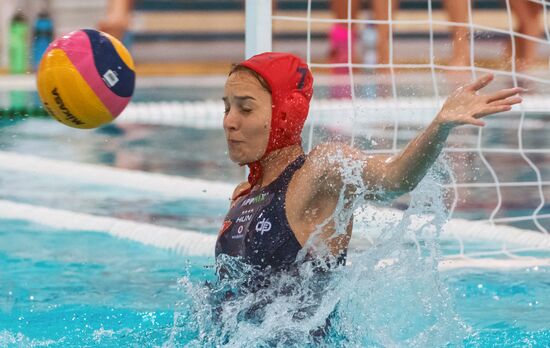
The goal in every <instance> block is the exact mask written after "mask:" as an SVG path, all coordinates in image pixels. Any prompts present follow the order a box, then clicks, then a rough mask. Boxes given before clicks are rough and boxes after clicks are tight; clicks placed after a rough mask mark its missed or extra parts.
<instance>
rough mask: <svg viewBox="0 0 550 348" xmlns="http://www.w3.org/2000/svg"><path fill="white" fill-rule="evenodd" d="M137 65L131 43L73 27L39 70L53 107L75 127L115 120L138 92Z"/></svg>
mask: <svg viewBox="0 0 550 348" xmlns="http://www.w3.org/2000/svg"><path fill="white" fill-rule="evenodd" d="M135 77H136V75H135V67H134V62H133V60H132V57H131V55H130V53H129V52H128V50H127V49H126V47H124V45H123V44H122V43H121V42H120V41H119V40H117V39H116V38H114V37H113V36H111V35H109V34H106V33H103V32H99V31H97V30H93V29H83V30H77V31H73V32H71V33H69V34H67V35H65V36H62V37H60V38H59V39H57V40H55V41H54V42H52V43H51V44H50V46H49V47H48V49H47V50H46V52H45V53H44V56H43V58H42V61H41V62H40V66H39V67H38V71H37V87H38V94H39V95H40V99H41V100H42V103H43V105H44V108H45V109H46V110H47V112H48V113H49V114H50V115H51V116H53V117H54V118H55V119H56V120H58V121H59V122H61V123H64V124H66V125H67V126H70V127H75V128H96V127H99V126H101V125H103V124H106V123H109V122H111V121H113V120H114V119H115V118H116V117H117V116H118V115H119V114H120V113H121V112H122V110H124V108H125V107H126V105H128V103H129V102H130V99H131V97H132V95H133V93H134V87H135Z"/></svg>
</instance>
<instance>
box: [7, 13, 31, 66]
mask: <svg viewBox="0 0 550 348" xmlns="http://www.w3.org/2000/svg"><path fill="white" fill-rule="evenodd" d="M28 33H29V25H28V23H27V19H26V18H25V16H24V15H23V13H22V12H21V11H17V12H16V13H15V15H14V16H13V18H12V20H11V23H10V29H9V38H8V40H9V41H8V47H9V71H10V73H12V74H24V73H25V72H27V64H28V58H29V44H28V41H27V38H28Z"/></svg>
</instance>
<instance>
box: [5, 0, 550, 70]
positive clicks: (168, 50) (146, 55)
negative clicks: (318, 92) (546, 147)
mask: <svg viewBox="0 0 550 348" xmlns="http://www.w3.org/2000/svg"><path fill="white" fill-rule="evenodd" d="M517 1H522V2H523V3H527V2H529V1H525V0H511V3H512V5H513V3H514V2H517ZM459 2H462V0H457V1H456V3H459ZM351 3H353V6H354V9H353V12H352V16H353V17H356V18H357V19H363V20H365V19H376V14H375V13H374V12H373V8H374V6H375V4H376V3H384V1H383V0H382V1H381V0H369V1H359V0H354V1H352V2H351ZM386 3H387V1H386ZM394 3H395V4H397V1H394ZM347 4H348V0H335V1H334V0H333V1H330V0H313V1H312V2H311V17H312V18H317V19H330V18H334V17H337V16H339V15H341V14H339V13H338V7H340V8H344V10H343V11H340V12H343V13H344V15H346V14H347V12H346V10H345V8H346V7H347ZM244 7H245V2H244V0H133V1H132V0H94V1H79V0H3V1H2V2H1V4H0V72H1V73H2V74H6V73H8V71H10V62H11V66H12V69H11V70H12V71H15V72H19V73H21V72H22V71H23V70H24V71H25V72H28V71H32V69H33V66H34V65H36V61H37V60H38V59H39V55H40V50H41V46H40V45H41V44H42V42H43V41H44V40H47V39H48V38H51V37H56V36H59V35H62V34H64V33H68V32H70V31H72V30H75V29H79V28H98V29H103V30H104V31H107V32H111V33H112V34H114V35H115V36H118V37H123V39H124V42H125V44H126V45H127V46H128V47H129V48H130V49H131V51H132V53H133V56H134V59H135V61H136V63H137V69H138V74H174V73H178V74H221V73H226V72H227V70H228V66H229V64H230V63H232V62H237V61H239V60H241V59H243V55H244V42H245V41H244V38H245V32H244V29H245V11H244ZM394 7H395V10H394V13H393V14H392V19H393V20H395V21H402V23H399V24H397V25H394V26H393V27H392V31H393V37H392V38H393V40H394V54H393V55H394V57H395V59H394V63H397V62H421V61H426V60H428V59H429V57H428V51H429V50H428V47H429V46H428V45H429V30H430V28H429V25H428V24H414V23H412V24H407V23H406V22H403V21H406V20H416V21H418V20H422V19H426V20H427V19H428V16H429V11H427V8H428V2H427V1H422V0H402V1H400V2H399V4H398V5H397V6H396V5H394ZM539 7H540V8H542V6H539ZM307 8H308V6H307V1H302V0H278V1H275V2H274V4H273V14H274V16H275V18H274V21H273V34H274V36H273V48H274V50H281V51H290V52H294V53H297V54H300V55H301V56H305V54H306V47H307V45H306V35H307V23H306V22H305V21H303V20H302V21H289V20H277V17H278V16H280V17H286V16H291V17H301V18H306V17H307ZM512 8H514V7H512ZM432 9H433V11H432V20H433V23H434V24H433V32H434V37H433V39H434V40H436V41H437V43H438V44H436V45H435V46H434V47H435V52H434V58H435V61H436V62H437V61H441V62H446V61H449V60H450V59H451V54H452V52H451V51H452V47H451V46H452V44H451V40H450V39H451V36H452V33H450V31H449V28H448V27H447V26H445V25H440V24H438V21H444V20H449V15H451V16H452V12H451V10H448V11H447V10H446V7H445V2H444V1H432ZM538 11H539V12H542V11H541V10H540V9H538ZM346 17H347V16H346ZM543 17H546V16H542V15H540V16H538V17H534V16H532V15H528V18H530V20H531V21H536V22H539V23H538V25H537V26H538V28H539V29H538V31H539V34H540V35H541V36H542V35H544V31H543V25H542V21H543V20H544V18H543ZM451 20H452V17H451ZM454 21H456V22H460V21H461V19H455V20H454ZM520 21H521V17H520V15H519V12H516V13H514V24H513V25H514V26H515V27H516V28H518V27H521V23H520ZM472 23H474V24H475V25H478V26H484V27H486V28H490V30H485V31H484V32H481V31H479V32H476V43H475V47H476V52H475V56H476V59H477V60H479V62H481V63H484V64H493V65H495V64H502V60H503V54H499V53H503V52H505V51H506V49H507V47H508V46H510V44H509V41H510V35H507V34H505V33H502V32H498V30H503V31H506V30H509V23H508V14H507V11H506V2H505V1H501V0H478V1H472ZM17 26H19V27H20V28H21V30H19V31H17V29H16V27H17ZM332 26H333V23H329V22H313V23H312V26H311V61H312V62H327V61H328V60H329V59H330V57H331V48H332V49H333V47H331V41H330V37H329V36H330V32H331V27H332ZM520 29H521V28H519V29H518V30H520ZM354 31H355V32H356V34H354V35H356V36H357V40H356V41H355V38H354V44H355V45H356V46H357V47H354V54H355V57H354V59H355V62H358V63H360V62H364V63H369V62H370V63H373V62H375V60H376V58H375V57H376V52H375V50H376V33H375V32H373V30H372V26H371V25H365V24H360V25H358V26H357V28H354ZM22 38H24V42H21V40H22ZM333 41H334V40H333ZM333 44H334V42H332V45H333ZM10 45H11V47H12V52H13V51H14V50H15V51H17V50H19V51H20V52H18V53H17V52H16V53H13V54H12V56H11V57H10V53H9V52H10ZM15 46H16V48H14V47H15ZM37 46H38V52H36V48H37ZM33 49H34V50H35V52H33ZM333 53H334V52H333ZM37 55H38V57H37ZM22 56H25V57H27V61H25V62H24V63H21V62H18V60H21V58H20V57H22ZM333 57H334V56H333ZM379 60H380V59H379ZM499 62H500V63H499ZM533 63H536V64H539V65H540V64H543V65H545V67H546V68H547V67H548V49H547V47H546V48H545V47H544V45H538V47H537V55H536V59H535V60H534V62H533ZM14 65H17V66H18V67H15V68H14ZM22 65H26V69H22V68H21V66H22Z"/></svg>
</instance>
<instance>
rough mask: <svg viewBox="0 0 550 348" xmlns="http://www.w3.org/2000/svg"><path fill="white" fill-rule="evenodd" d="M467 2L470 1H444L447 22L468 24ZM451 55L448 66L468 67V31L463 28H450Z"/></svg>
mask: <svg viewBox="0 0 550 348" xmlns="http://www.w3.org/2000/svg"><path fill="white" fill-rule="evenodd" d="M468 2H470V0H445V1H444V2H443V4H444V6H445V9H446V10H447V15H448V16H449V21H450V22H453V23H464V24H466V23H468ZM450 31H451V35H452V45H453V53H452V56H451V59H450V61H449V64H448V65H451V66H468V65H470V31H469V30H468V28H467V27H464V26H451V28H450Z"/></svg>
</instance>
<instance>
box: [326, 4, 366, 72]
mask: <svg viewBox="0 0 550 348" xmlns="http://www.w3.org/2000/svg"><path fill="white" fill-rule="evenodd" d="M348 5H350V6H351V9H348V7H349V6H348ZM330 10H331V12H332V16H333V17H334V18H335V19H340V20H347V19H348V18H350V19H357V18H358V17H359V11H360V10H361V2H360V0H331V1H330ZM348 15H349V16H348ZM349 28H350V27H349V26H348V24H347V23H334V24H333V25H332V27H331V28H330V31H329V35H328V36H329V43H330V51H329V61H330V62H331V63H347V62H348V41H349V34H350V32H349V30H348V29H349ZM358 31H359V25H356V24H352V25H351V51H352V62H353V63H359V62H360V61H359V59H358V55H357V54H358V52H357V36H358V35H357V33H358Z"/></svg>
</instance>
